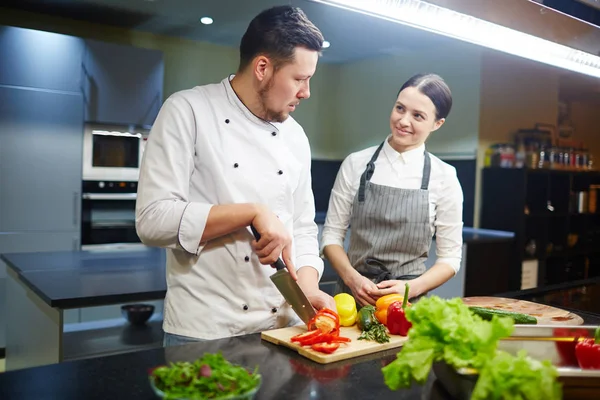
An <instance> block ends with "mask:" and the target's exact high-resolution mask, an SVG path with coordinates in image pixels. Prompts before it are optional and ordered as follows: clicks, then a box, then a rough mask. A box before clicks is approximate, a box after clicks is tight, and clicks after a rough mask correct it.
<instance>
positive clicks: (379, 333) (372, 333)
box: [358, 305, 390, 343]
mask: <svg viewBox="0 0 600 400" xmlns="http://www.w3.org/2000/svg"><path fill="white" fill-rule="evenodd" d="M359 313H360V320H359V327H361V326H362V328H364V329H362V333H361V334H360V336H359V337H358V340H372V341H375V342H377V343H387V342H389V341H390V336H389V335H388V333H387V329H386V327H385V326H384V325H383V324H382V323H380V322H379V321H378V320H377V318H376V317H375V307H373V306H371V305H369V306H364V307H363V308H361V309H360V312H359Z"/></svg>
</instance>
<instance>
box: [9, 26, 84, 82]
mask: <svg viewBox="0 0 600 400" xmlns="http://www.w3.org/2000/svg"><path fill="white" fill-rule="evenodd" d="M83 48H84V42H83V39H81V38H77V37H73V36H67V35H60V34H57V33H50V32H42V31H36V30H32V29H23V28H16V27H9V26H0V60H2V62H0V85H8V86H17V87H26V88H39V89H47V90H58V91H67V92H79V91H80V86H81V75H82V74H81V60H82V57H83Z"/></svg>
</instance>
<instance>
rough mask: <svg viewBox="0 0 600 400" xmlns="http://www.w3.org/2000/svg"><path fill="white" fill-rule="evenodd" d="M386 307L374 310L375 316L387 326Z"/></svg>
mask: <svg viewBox="0 0 600 400" xmlns="http://www.w3.org/2000/svg"><path fill="white" fill-rule="evenodd" d="M387 312H388V309H387V308H382V309H381V310H375V318H377V320H378V321H379V322H381V323H382V324H383V325H385V326H387Z"/></svg>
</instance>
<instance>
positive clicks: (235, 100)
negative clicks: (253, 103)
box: [221, 74, 279, 130]
mask: <svg viewBox="0 0 600 400" xmlns="http://www.w3.org/2000/svg"><path fill="white" fill-rule="evenodd" d="M234 76H235V74H231V75H229V76H228V77H227V78H225V79H223V80H222V81H221V82H222V83H223V86H224V87H225V92H226V93H227V100H229V103H230V104H231V105H232V106H234V107H235V108H237V109H238V110H239V111H240V112H241V113H242V114H243V115H244V117H246V119H247V120H248V121H250V122H252V123H253V124H255V125H258V126H259V127H261V128H267V129H271V130H273V129H275V130H279V128H278V125H279V124H276V123H271V122H267V121H265V120H263V119H261V118H258V117H257V116H256V115H254V114H253V113H252V111H250V110H249V109H248V107H246V105H245V104H244V103H243V102H242V100H241V99H240V98H239V97H238V95H237V93H235V90H233V87H232V86H231V80H232V79H233V78H234Z"/></svg>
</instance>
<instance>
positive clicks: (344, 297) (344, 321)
mask: <svg viewBox="0 0 600 400" xmlns="http://www.w3.org/2000/svg"><path fill="white" fill-rule="evenodd" d="M333 300H335V306H336V308H337V312H338V315H339V316H340V326H352V325H354V324H355V323H356V318H357V317H358V311H357V310H356V301H355V300H354V297H352V296H350V295H349V294H348V293H339V294H336V295H335V296H334V297H333Z"/></svg>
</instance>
